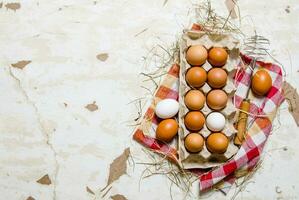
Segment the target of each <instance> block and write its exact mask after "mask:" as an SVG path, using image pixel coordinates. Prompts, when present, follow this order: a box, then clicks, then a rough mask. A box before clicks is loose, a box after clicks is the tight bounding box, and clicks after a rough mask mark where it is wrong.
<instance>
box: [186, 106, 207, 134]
mask: <svg viewBox="0 0 299 200" xmlns="http://www.w3.org/2000/svg"><path fill="white" fill-rule="evenodd" d="M184 123H185V126H186V128H187V129H189V130H191V131H199V130H200V129H201V128H202V127H203V125H204V123H205V117H204V115H203V114H202V113H201V112H200V111H190V112H188V113H187V114H186V116H185V118H184Z"/></svg>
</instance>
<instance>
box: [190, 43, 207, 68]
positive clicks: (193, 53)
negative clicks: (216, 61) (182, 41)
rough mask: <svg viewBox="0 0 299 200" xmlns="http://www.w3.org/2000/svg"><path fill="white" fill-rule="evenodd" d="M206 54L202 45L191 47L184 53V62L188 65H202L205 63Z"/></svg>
mask: <svg viewBox="0 0 299 200" xmlns="http://www.w3.org/2000/svg"><path fill="white" fill-rule="evenodd" d="M207 57H208V52H207V50H206V48H205V47H204V46H202V45H193V46H191V47H189V49H188V50H187V52H186V60H187V62H188V63H189V64H190V65H202V64H204V63H205V62H206V60H207Z"/></svg>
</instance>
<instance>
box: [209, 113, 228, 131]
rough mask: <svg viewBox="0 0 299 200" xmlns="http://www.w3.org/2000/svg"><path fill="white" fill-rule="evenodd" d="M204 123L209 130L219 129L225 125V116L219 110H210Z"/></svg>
mask: <svg viewBox="0 0 299 200" xmlns="http://www.w3.org/2000/svg"><path fill="white" fill-rule="evenodd" d="M206 125H207V127H208V129H209V130H210V131H214V132H216V131H221V130H222V129H223V128H224V126H225V117H224V115H223V114H222V113H220V112H211V113H210V114H209V115H208V116H207V118H206Z"/></svg>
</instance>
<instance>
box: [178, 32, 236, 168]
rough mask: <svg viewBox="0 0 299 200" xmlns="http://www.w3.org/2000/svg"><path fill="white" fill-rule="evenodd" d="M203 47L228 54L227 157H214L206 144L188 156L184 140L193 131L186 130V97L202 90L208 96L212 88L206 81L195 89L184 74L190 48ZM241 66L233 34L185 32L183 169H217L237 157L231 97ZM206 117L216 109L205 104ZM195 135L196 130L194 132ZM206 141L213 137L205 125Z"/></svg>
mask: <svg viewBox="0 0 299 200" xmlns="http://www.w3.org/2000/svg"><path fill="white" fill-rule="evenodd" d="M198 44H200V45H203V46H205V47H206V48H207V49H208V50H209V49H210V48H212V47H223V48H225V49H226V50H227V52H228V55H229V56H228V59H227V63H226V64H225V65H224V66H223V67H222V69H224V70H225V71H226V72H227V74H228V79H227V84H226V86H224V87H223V88H222V90H224V91H225V92H226V93H227V95H228V103H227V105H226V107H225V108H224V109H222V110H220V111H217V112H221V113H222V114H223V115H224V116H225V117H226V124H225V127H224V129H223V130H222V131H220V132H223V133H224V134H225V135H226V136H227V137H228V138H229V145H228V148H227V151H226V152H225V153H224V154H213V153H211V152H209V151H208V149H207V147H206V145H204V147H203V149H202V150H201V151H200V152H198V153H189V152H188V151H187V150H186V148H185V145H184V139H185V137H186V136H187V135H188V134H189V133H190V131H189V130H188V129H187V128H186V127H185V124H184V117H185V115H186V114H187V113H188V112H189V109H188V108H187V107H186V105H185V103H184V96H185V94H186V93H187V92H188V91H189V90H191V89H199V90H200V91H202V92H203V93H204V94H205V96H206V95H207V93H208V92H209V91H210V90H212V88H211V87H210V86H209V85H208V83H207V82H206V83H205V84H204V85H203V86H202V87H201V88H192V87H190V86H189V85H188V84H187V83H186V79H185V74H186V71H187V70H188V69H189V68H190V67H191V66H190V65H189V64H188V62H187V61H186V59H185V55H186V50H187V49H188V47H189V46H191V45H198ZM238 63H239V42H238V40H237V39H236V38H233V36H232V35H227V34H211V33H208V34H207V33H205V32H197V31H196V32H195V31H190V32H186V33H185V34H184V35H183V37H182V41H181V43H180V86H179V103H180V109H179V125H180V128H179V143H178V146H179V159H180V163H181V165H182V167H183V168H185V169H190V168H209V167H215V166H218V165H220V164H222V163H224V162H226V161H227V160H229V159H230V158H231V157H232V156H234V155H235V154H236V153H237V151H238V147H237V146H235V145H234V143H233V138H234V135H235V134H236V132H237V131H236V129H235V128H234V126H233V124H234V122H235V121H236V117H237V115H236V108H235V107H234V105H233V102H232V97H233V95H234V93H235V90H236V88H235V87H234V83H233V74H234V72H235V66H237V64H238ZM202 67H203V68H204V69H205V70H206V71H207V72H208V71H209V70H210V69H211V68H212V66H211V65H210V63H209V62H208V61H206V62H205V64H203V65H202ZM200 111H201V112H202V113H203V114H204V116H205V117H207V115H208V114H209V113H211V112H213V111H214V110H212V109H210V108H209V107H208V105H207V103H206V102H205V105H204V107H203V108H202V109H201V110H200ZM192 132H193V131H192ZM198 133H200V134H201V135H202V136H203V137H204V139H205V140H206V138H207V137H208V136H209V135H210V134H211V131H210V130H209V129H208V128H207V126H206V124H204V127H203V128H202V129H201V130H200V131H198Z"/></svg>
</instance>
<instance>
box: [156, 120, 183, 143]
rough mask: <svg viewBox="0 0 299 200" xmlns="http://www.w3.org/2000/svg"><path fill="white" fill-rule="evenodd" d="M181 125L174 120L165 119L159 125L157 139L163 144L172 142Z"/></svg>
mask: <svg viewBox="0 0 299 200" xmlns="http://www.w3.org/2000/svg"><path fill="white" fill-rule="evenodd" d="M178 128H179V125H178V123H177V121H175V120H174V119H165V120H163V121H161V122H160V123H159V124H158V127H157V130H156V138H157V139H158V140H161V141H163V142H170V141H171V140H172V139H173V138H174V136H176V134H177V132H178Z"/></svg>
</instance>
